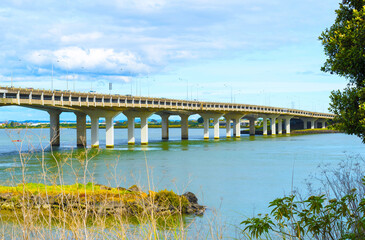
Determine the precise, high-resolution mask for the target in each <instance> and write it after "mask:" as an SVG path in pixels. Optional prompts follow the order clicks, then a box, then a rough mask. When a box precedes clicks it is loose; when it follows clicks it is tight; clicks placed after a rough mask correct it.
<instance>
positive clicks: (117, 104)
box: [0, 87, 334, 118]
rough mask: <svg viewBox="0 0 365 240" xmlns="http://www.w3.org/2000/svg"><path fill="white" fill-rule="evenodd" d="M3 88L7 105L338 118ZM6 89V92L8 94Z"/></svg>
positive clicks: (275, 109) (293, 111) (215, 104)
mask: <svg viewBox="0 0 365 240" xmlns="http://www.w3.org/2000/svg"><path fill="white" fill-rule="evenodd" d="M0 89H3V99H7V100H10V99H11V101H9V102H6V103H8V104H19V105H20V104H21V105H27V104H31V105H50V106H69V107H98V108H105V107H113V108H145V109H160V110H191V111H216V112H224V113H225V112H241V113H252V114H255V113H256V114H260V113H261V114H280V115H293V116H298V117H318V118H333V117H334V115H333V114H327V113H318V112H310V111H303V110H297V109H288V108H278V107H268V106H260V105H249V104H237V103H219V102H198V101H187V100H176V99H165V98H148V97H136V96H128V95H105V94H97V93H80V92H70V91H50V90H40V89H31V88H9V87H0ZM4 90H5V91H6V92H4ZM0 98H1V95H0Z"/></svg>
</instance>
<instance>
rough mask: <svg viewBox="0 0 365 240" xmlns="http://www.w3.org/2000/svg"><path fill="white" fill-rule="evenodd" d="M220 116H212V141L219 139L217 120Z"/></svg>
mask: <svg viewBox="0 0 365 240" xmlns="http://www.w3.org/2000/svg"><path fill="white" fill-rule="evenodd" d="M221 116H222V115H219V116H217V115H216V116H213V126H214V139H219V118H220V117H221Z"/></svg>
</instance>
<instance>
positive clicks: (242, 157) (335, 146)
mask: <svg viewBox="0 0 365 240" xmlns="http://www.w3.org/2000/svg"><path fill="white" fill-rule="evenodd" d="M211 131H212V130H211ZM220 134H221V139H220V140H218V141H217V140H203V129H189V140H183V141H181V140H180V129H174V128H171V129H170V140H169V141H161V129H154V128H150V129H149V139H150V142H149V145H148V146H140V145H138V142H139V139H138V138H137V139H136V145H135V146H128V144H127V129H116V130H115V139H116V146H115V148H114V149H103V148H102V149H101V150H100V151H99V152H98V153H97V154H96V155H95V157H93V158H92V159H91V160H90V162H89V163H88V166H89V171H90V173H92V176H93V180H94V181H95V182H96V183H99V184H107V185H111V186H123V187H128V186H130V185H133V184H138V185H140V186H142V187H143V188H144V190H148V187H149V186H150V187H153V188H154V189H156V190H161V189H169V190H174V191H176V192H178V193H183V192H185V191H190V192H194V193H196V195H197V196H198V199H199V203H201V204H203V205H205V206H207V207H208V210H207V213H206V215H205V216H204V217H203V218H201V219H199V221H201V222H203V223H204V219H205V218H207V217H209V216H210V215H212V214H216V213H218V215H219V216H220V217H221V219H222V220H223V221H224V222H226V223H227V224H228V225H229V226H232V225H233V226H238V225H239V222H240V221H242V219H243V217H244V216H252V215H253V214H256V213H260V212H267V211H268V210H267V205H268V202H269V201H271V200H273V199H274V198H276V197H280V196H283V195H284V194H288V193H290V191H291V189H292V188H293V187H297V188H299V189H303V190H304V189H305V184H304V180H305V179H306V178H307V177H308V176H309V175H310V174H311V173H315V172H318V171H319V169H318V165H319V164H323V163H326V164H327V163H328V164H332V165H336V164H337V163H338V162H340V161H341V160H344V159H346V157H347V156H349V155H355V154H360V155H361V156H364V154H365V148H364V146H363V144H362V143H361V140H360V139H359V138H357V137H354V136H349V135H345V134H319V135H297V136H276V137H275V136H274V137H272V136H267V137H264V136H254V137H250V136H248V135H242V136H241V138H240V139H234V138H233V139H226V138H225V137H224V135H225V129H221V132H220ZM99 135H100V145H101V147H102V146H105V130H103V129H101V130H100V134H99ZM212 135H213V133H212V132H211V136H212ZM75 136H76V130H75V129H61V147H60V148H57V149H54V152H55V153H63V154H69V153H73V154H74V155H77V153H78V152H79V151H81V150H77V149H74V148H73V147H74V146H75V145H76V137H75ZM136 136H139V129H136ZM48 137H49V129H30V130H0V171H1V175H0V181H1V182H2V183H6V181H8V180H11V178H12V175H13V176H14V175H15V176H16V177H17V176H18V177H19V176H21V174H22V173H21V163H20V161H19V153H18V151H19V149H20V148H21V150H22V151H23V152H24V153H25V152H33V154H31V155H29V156H27V157H29V159H27V158H26V161H25V162H26V166H27V175H29V176H36V175H37V174H38V173H39V172H40V169H41V160H40V157H39V156H40V155H41V150H42V148H45V155H44V156H45V157H44V159H45V163H46V164H47V166H48V167H49V169H50V171H56V170H52V169H56V167H55V166H56V162H55V160H54V159H53V157H52V154H51V150H50V148H47V141H48ZM87 137H88V139H90V131H89V130H88V132H87ZM17 140H23V141H22V142H18V141H17ZM95 152H97V151H95V150H93V151H91V152H90V154H91V153H95ZM72 167H73V168H81V167H82V166H81V163H80V162H79V161H77V160H74V161H73V164H72ZM9 169H13V171H9ZM147 170H148V173H149V175H150V176H151V178H150V182H148V177H147V176H148V174H147ZM63 177H64V179H65V181H66V183H70V184H71V183H73V182H74V181H75V174H74V172H73V171H71V169H70V165H69V164H66V165H65V171H64V172H63Z"/></svg>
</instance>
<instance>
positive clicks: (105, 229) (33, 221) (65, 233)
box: [0, 130, 224, 239]
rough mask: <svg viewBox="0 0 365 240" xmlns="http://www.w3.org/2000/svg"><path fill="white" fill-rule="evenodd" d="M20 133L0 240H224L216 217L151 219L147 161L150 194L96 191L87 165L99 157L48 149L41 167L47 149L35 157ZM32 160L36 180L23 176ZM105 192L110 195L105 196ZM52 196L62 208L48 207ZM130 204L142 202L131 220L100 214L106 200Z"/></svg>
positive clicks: (1, 217) (1, 214) (123, 215)
mask: <svg viewBox="0 0 365 240" xmlns="http://www.w3.org/2000/svg"><path fill="white" fill-rule="evenodd" d="M20 131H27V130H20ZM20 131H19V130H18V132H16V133H15V134H19V136H20V135H21V136H23V137H22V139H23V141H22V142H21V143H20V144H18V152H19V154H18V156H19V157H18V159H17V160H16V161H17V163H18V164H19V165H20V171H21V174H19V169H17V170H15V169H14V168H13V169H9V171H8V172H9V174H10V176H11V177H10V179H9V181H8V182H7V185H9V186H11V187H0V193H1V192H2V193H5V192H11V191H13V192H16V194H17V197H18V198H17V200H16V201H15V200H14V201H13V203H12V201H7V204H8V206H6V205H5V206H4V205H3V206H2V207H1V210H0V239H223V238H224V237H223V235H224V224H223V223H221V222H220V220H219V218H216V215H215V214H211V215H212V217H210V218H206V217H205V218H206V220H205V221H204V223H203V224H202V223H201V221H196V219H198V220H200V218H194V217H188V218H187V217H186V216H185V215H184V214H183V211H178V212H176V214H171V212H170V214H169V212H167V211H166V213H165V214H156V211H154V210H153V207H151V206H154V201H156V198H155V197H154V196H155V193H154V192H156V191H155V188H154V185H153V179H151V178H150V176H151V174H150V169H149V167H148V162H147V158H146V175H147V178H148V186H147V189H149V191H151V192H149V193H150V194H148V195H147V194H146V193H142V192H138V193H133V194H131V193H130V192H129V191H126V190H124V189H120V190H115V188H114V189H112V190H110V189H109V190H107V189H103V187H100V186H97V185H96V184H97V183H96V182H95V181H94V174H93V173H94V169H95V167H96V166H91V165H90V161H91V160H92V159H93V158H94V157H95V156H96V155H97V154H98V152H97V151H96V152H95V151H91V150H89V149H86V148H85V149H83V150H82V151H78V152H77V154H76V153H74V152H73V151H69V152H67V153H64V154H60V153H57V152H53V151H52V149H51V154H52V158H53V162H52V164H50V163H49V162H46V161H45V151H46V149H48V147H49V146H42V145H41V147H40V149H41V150H40V151H38V152H35V151H34V149H35V148H34V146H33V145H32V144H33V143H34V141H35V140H34V138H32V139H30V140H29V141H27V139H28V138H29V135H30V134H31V133H29V132H26V133H25V134H24V132H22V134H20ZM13 134H14V133H9V136H10V138H12V139H19V136H16V137H15V136H14V135H13ZM36 137H39V136H36ZM39 138H41V137H39ZM41 140H42V139H39V142H42V141H41ZM25 143H28V145H27V147H28V150H27V152H26V153H24V152H23V148H25ZM38 149H39V148H38ZM47 151H48V150H47ZM34 159H37V161H38V163H39V168H41V171H40V174H38V175H36V176H35V175H31V174H28V167H29V165H28V163H29V162H30V161H31V160H32V161H34ZM75 161H77V164H75ZM74 165H77V166H78V167H75V166H74ZM109 170H110V176H112V178H113V182H114V183H113V184H111V185H113V186H121V182H122V180H121V179H123V176H119V175H118V173H117V172H116V168H115V167H114V168H113V167H110V169H109ZM64 171H67V176H68V178H69V176H70V175H73V178H74V179H75V181H74V185H72V186H69V185H66V184H65V182H66V181H65V179H64V176H65V175H66V174H64ZM67 180H68V179H67ZM30 182H33V184H30ZM108 191H109V192H108ZM110 191H112V192H113V194H110V193H111V192H110ZM71 193H76V194H73V195H72V194H71ZM55 196H57V197H58V200H59V201H61V202H62V203H63V204H59V207H51V205H52V204H53V203H54V201H55ZM70 196H73V197H70ZM95 196H97V197H98V198H99V199H98V201H97V204H95V202H93V201H94V200H95ZM131 196H132V197H131ZM152 196H153V197H152ZM39 197H41V198H39ZM132 198H133V200H134V201H135V200H136V199H137V198H138V199H139V201H142V202H143V201H145V202H146V204H143V203H142V204H139V205H138V207H137V209H136V214H130V213H126V212H123V211H120V212H118V211H116V212H114V213H113V214H110V212H108V211H102V209H103V208H104V209H105V208H108V207H110V201H111V200H118V199H119V200H120V199H123V201H125V200H128V199H132ZM103 200H108V201H103ZM56 201H57V200H56ZM116 202H117V201H116ZM178 205H179V207H180V210H181V209H182V208H183V201H181V200H180V201H178ZM137 213H138V214H137Z"/></svg>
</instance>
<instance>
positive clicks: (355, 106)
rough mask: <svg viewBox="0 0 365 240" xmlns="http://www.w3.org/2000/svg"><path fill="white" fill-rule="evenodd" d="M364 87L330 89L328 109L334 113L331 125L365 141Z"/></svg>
mask: <svg viewBox="0 0 365 240" xmlns="http://www.w3.org/2000/svg"><path fill="white" fill-rule="evenodd" d="M364 91H365V89H362V88H361V89H359V88H355V87H347V88H346V89H344V90H343V91H342V92H341V91H340V90H337V91H332V94H331V96H330V98H331V103H330V110H331V111H332V112H333V113H334V114H335V115H336V116H335V118H334V120H333V126H334V127H335V128H336V129H338V130H340V131H344V132H346V133H348V134H355V135H356V136H358V137H360V138H362V140H363V142H365V121H364V120H365V105H364V104H365V94H364Z"/></svg>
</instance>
